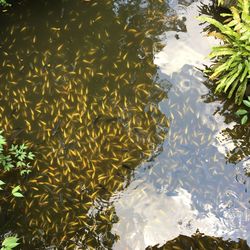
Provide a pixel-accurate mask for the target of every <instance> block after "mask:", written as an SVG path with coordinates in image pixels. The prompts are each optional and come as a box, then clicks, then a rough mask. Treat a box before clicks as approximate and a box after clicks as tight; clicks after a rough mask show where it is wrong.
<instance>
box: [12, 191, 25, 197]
mask: <svg viewBox="0 0 250 250" xmlns="http://www.w3.org/2000/svg"><path fill="white" fill-rule="evenodd" d="M12 194H13V195H14V196H15V197H24V196H23V195H22V194H21V193H19V192H15V193H12Z"/></svg>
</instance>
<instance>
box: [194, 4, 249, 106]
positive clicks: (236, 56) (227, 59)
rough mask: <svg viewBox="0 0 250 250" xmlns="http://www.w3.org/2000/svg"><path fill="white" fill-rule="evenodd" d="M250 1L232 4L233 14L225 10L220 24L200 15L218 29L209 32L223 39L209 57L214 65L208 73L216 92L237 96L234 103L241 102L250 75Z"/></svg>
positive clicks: (201, 18) (200, 18)
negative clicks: (223, 19)
mask: <svg viewBox="0 0 250 250" xmlns="http://www.w3.org/2000/svg"><path fill="white" fill-rule="evenodd" d="M249 6H250V5H249V2H248V0H239V1H238V4H237V7H231V8H230V10H231V13H222V14H221V16H222V17H228V18H227V19H226V20H225V22H224V23H221V22H219V21H217V20H215V19H213V18H210V17H207V16H200V17H198V19H199V20H200V21H205V22H208V23H210V24H212V25H213V26H215V27H216V28H217V29H218V30H219V31H218V32H216V31H213V32H211V33H210V35H213V36H214V37H216V38H219V39H221V40H222V41H223V44H222V45H220V46H215V47H213V48H212V52H211V53H210V54H209V56H208V57H209V58H210V59H211V60H212V62H213V64H212V66H211V67H210V69H208V70H206V71H205V72H206V73H208V75H209V78H210V79H211V80H214V81H215V82H216V84H217V87H216V90H215V92H218V93H221V92H224V93H228V98H231V97H232V96H233V94H234V95H235V103H237V104H241V102H242V100H243V97H244V94H245V92H246V89H247V85H248V81H249V77H250V15H249V9H250V7H249Z"/></svg>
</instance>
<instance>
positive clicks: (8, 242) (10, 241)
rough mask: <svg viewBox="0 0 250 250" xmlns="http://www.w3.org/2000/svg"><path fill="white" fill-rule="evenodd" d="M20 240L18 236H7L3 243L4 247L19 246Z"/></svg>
mask: <svg viewBox="0 0 250 250" xmlns="http://www.w3.org/2000/svg"><path fill="white" fill-rule="evenodd" d="M18 240H19V238H17V237H16V236H11V237H7V238H5V239H4V241H3V243H2V246H3V249H4V250H5V249H6V250H10V249H12V248H14V247H16V246H18V245H19V244H20V243H18V242H17V241H18Z"/></svg>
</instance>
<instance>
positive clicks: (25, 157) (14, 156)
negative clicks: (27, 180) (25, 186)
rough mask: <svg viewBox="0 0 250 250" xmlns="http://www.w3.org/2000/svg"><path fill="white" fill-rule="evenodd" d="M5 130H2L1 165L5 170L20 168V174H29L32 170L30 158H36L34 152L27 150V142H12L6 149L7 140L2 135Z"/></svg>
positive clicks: (0, 138) (0, 133) (0, 132)
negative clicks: (19, 143) (16, 143)
mask: <svg viewBox="0 0 250 250" xmlns="http://www.w3.org/2000/svg"><path fill="white" fill-rule="evenodd" d="M2 133H3V131H2V130H1V131H0V166H1V167H3V169H4V170H5V171H10V170H11V169H13V168H16V169H19V170H20V174H21V175H23V174H28V173H30V172H31V170H30V168H31V166H30V162H29V161H30V160H33V159H34V156H35V155H34V154H33V153H32V152H27V151H26V150H27V148H28V147H27V146H26V145H25V144H21V145H14V144H12V145H11V147H10V148H9V149H8V150H4V146H5V145H6V140H5V138H4V137H3V135H2Z"/></svg>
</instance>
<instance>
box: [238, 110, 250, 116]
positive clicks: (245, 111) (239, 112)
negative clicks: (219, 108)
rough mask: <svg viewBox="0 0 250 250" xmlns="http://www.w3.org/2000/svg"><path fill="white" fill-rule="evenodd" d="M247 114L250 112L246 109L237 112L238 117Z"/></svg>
mask: <svg viewBox="0 0 250 250" xmlns="http://www.w3.org/2000/svg"><path fill="white" fill-rule="evenodd" d="M247 113H248V111H247V110H245V109H238V110H237V112H236V115H245V114H247Z"/></svg>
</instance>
